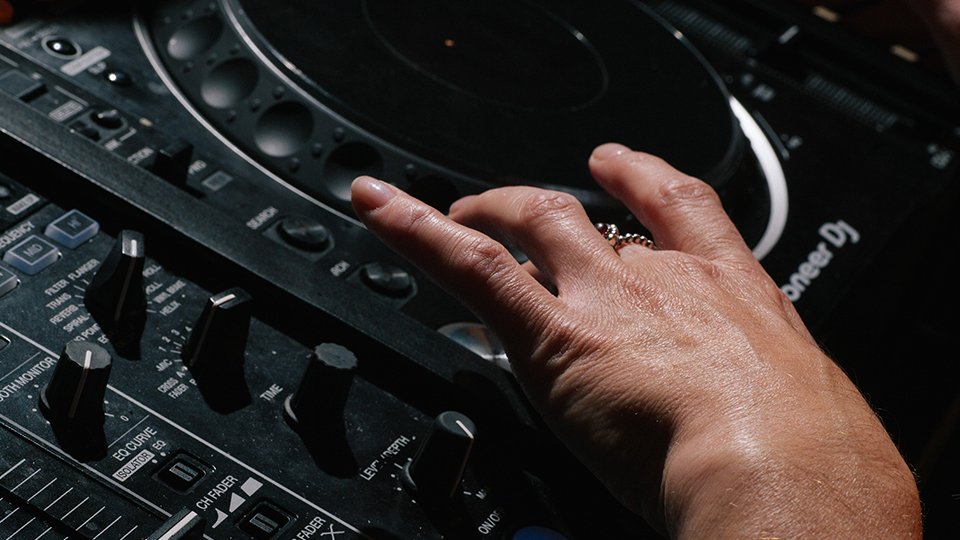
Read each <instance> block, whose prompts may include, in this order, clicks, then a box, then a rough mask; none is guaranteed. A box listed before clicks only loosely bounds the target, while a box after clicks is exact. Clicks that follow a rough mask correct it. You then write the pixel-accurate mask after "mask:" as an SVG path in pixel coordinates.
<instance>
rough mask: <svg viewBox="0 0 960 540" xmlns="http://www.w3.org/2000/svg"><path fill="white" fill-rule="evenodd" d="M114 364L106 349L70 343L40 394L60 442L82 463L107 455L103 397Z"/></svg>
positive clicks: (46, 415)
mask: <svg viewBox="0 0 960 540" xmlns="http://www.w3.org/2000/svg"><path fill="white" fill-rule="evenodd" d="M111 365H112V361H111V359H110V353H108V352H107V350H106V349H104V348H103V347H101V346H99V345H95V344H93V343H87V342H83V341H71V342H70V343H68V344H67V345H66V346H65V347H64V348H63V352H62V353H61V354H60V359H59V360H58V361H57V365H56V367H55V368H54V370H53V376H52V377H51V379H50V382H49V383H47V385H46V386H44V388H43V390H41V392H40V411H41V412H42V413H43V415H44V416H45V417H46V418H47V420H49V421H50V424H51V426H52V427H53V430H54V435H56V437H57V441H58V442H59V443H60V445H61V447H63V449H64V450H66V451H67V452H68V453H69V454H71V455H72V456H74V457H75V458H76V459H78V460H80V461H87V460H91V459H99V458H100V457H103V456H104V455H106V451H107V443H106V440H105V436H104V433H103V422H104V414H103V397H104V393H105V392H106V389H107V381H108V379H109V377H110V367H111Z"/></svg>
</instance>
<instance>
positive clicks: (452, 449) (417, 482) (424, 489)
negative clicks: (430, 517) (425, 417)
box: [402, 411, 476, 500]
mask: <svg viewBox="0 0 960 540" xmlns="http://www.w3.org/2000/svg"><path fill="white" fill-rule="evenodd" d="M475 434H476V426H474V424H473V422H472V421H471V420H470V419H469V418H467V417H466V416H464V415H462V414H460V413H458V412H453V411H447V412H445V413H441V414H440V415H439V416H437V417H436V419H434V421H433V425H431V426H430V431H428V432H427V436H426V438H424V441H423V443H422V444H421V445H420V448H419V449H418V450H417V453H416V455H415V456H414V457H413V461H411V462H410V463H408V464H407V465H406V466H405V467H404V469H403V474H402V479H403V481H404V484H405V485H406V486H407V489H409V490H411V491H412V492H413V494H414V497H421V498H425V499H433V500H445V499H452V498H453V497H454V496H455V495H456V494H457V489H458V487H459V486H460V479H461V478H462V477H463V471H464V469H465V468H466V466H467V459H468V458H469V457H470V451H471V449H472V448H473V442H474V435H475Z"/></svg>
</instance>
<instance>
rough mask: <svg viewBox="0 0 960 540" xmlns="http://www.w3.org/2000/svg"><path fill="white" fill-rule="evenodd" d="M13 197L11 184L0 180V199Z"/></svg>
mask: <svg viewBox="0 0 960 540" xmlns="http://www.w3.org/2000/svg"><path fill="white" fill-rule="evenodd" d="M11 197H13V188H12V187H10V185H9V184H5V183H3V182H0V201H6V200H8V199H10V198H11Z"/></svg>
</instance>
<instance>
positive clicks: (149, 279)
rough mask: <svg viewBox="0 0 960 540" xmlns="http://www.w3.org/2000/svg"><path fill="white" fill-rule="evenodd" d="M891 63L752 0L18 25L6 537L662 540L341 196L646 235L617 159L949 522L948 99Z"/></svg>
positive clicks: (449, 304) (313, 4) (904, 63)
mask: <svg viewBox="0 0 960 540" xmlns="http://www.w3.org/2000/svg"><path fill="white" fill-rule="evenodd" d="M821 15H823V12H821ZM898 52H899V55H896V54H892V53H890V52H889V51H887V50H885V49H882V48H879V47H878V46H876V45H875V44H872V43H866V42H864V41H861V40H859V39H858V38H856V37H854V36H851V35H849V34H847V33H846V32H844V31H843V30H841V29H840V28H838V27H837V26H836V25H834V24H832V23H831V22H829V21H828V20H825V19H824V18H823V17H822V16H817V15H815V14H813V13H811V12H809V11H807V10H803V9H800V8H798V7H796V6H794V5H792V4H787V3H781V2H775V1H772V0H736V1H728V2H719V1H711V0H649V1H642V2H640V1H632V0H616V1H613V0H604V1H602V2H576V1H572V0H571V1H567V0H536V1H534V0H530V1H524V2H511V1H507V0H503V1H479V0H463V1H460V2H433V1H429V0H416V1H411V2H388V1H385V0H338V1H330V2H325V1H306V0H270V1H266V0H202V1H189V0H157V1H152V2H134V3H130V2H122V1H113V2H111V1H99V2H95V1H69V0H68V1H66V2H57V3H42V4H37V5H36V6H34V7H33V9H32V11H28V12H27V13H26V15H25V16H23V17H21V18H19V19H18V20H17V21H15V22H14V23H12V24H10V25H7V26H0V256H2V262H0V537H2V538H3V539H6V540H14V539H16V540H34V539H38V538H44V539H54V538H72V539H86V540H142V539H150V540H159V539H163V540H168V539H175V538H183V537H190V538H201V537H202V538H206V539H208V540H225V539H231V538H236V539H252V540H308V539H311V540H351V539H354V538H367V539H373V540H390V539H403V540H413V539H435V538H456V539H462V538H467V539H486V538H490V539H504V540H558V539H559V540H564V539H566V540H583V539H596V538H624V539H633V538H636V539H641V538H642V539H646V538H657V537H658V535H657V533H655V532H654V531H652V530H651V529H649V528H648V527H647V526H646V525H645V524H644V523H643V521H642V519H641V518H640V517H638V516H636V515H633V514H631V513H630V512H628V511H627V510H625V509H624V508H622V507H621V506H620V505H619V503H617V502H616V501H615V500H614V499H613V498H612V496H610V495H609V494H608V493H607V492H606V491H605V489H604V488H603V486H601V485H600V484H599V483H598V482H597V481H596V480H595V479H594V478H593V477H592V476H591V475H590V474H589V473H588V472H587V471H586V469H585V468H584V467H583V466H582V465H581V464H579V463H578V462H577V460H576V459H575V458H574V457H572V455H571V454H570V453H569V452H568V451H567V450H566V449H565V448H564V447H563V446H562V445H560V444H559V443H558V442H557V441H556V440H555V438H554V436H553V435H552V434H551V433H550V431H549V429H548V428H546V427H545V426H544V425H543V423H542V422H541V420H540V419H539V417H538V416H537V414H536V413H535V411H533V410H532V408H531V407H530V405H529V404H528V403H527V401H526V399H525V398H524V396H523V393H522V391H521V390H520V388H519V386H518V385H517V383H516V381H515V380H514V379H513V377H512V375H511V373H510V370H509V363H508V361H507V357H506V355H505V353H504V352H503V350H502V348H501V347H500V346H499V344H498V342H497V340H496V338H495V336H493V335H492V334H491V333H490V332H489V331H488V330H487V329H486V328H485V327H484V326H483V325H482V324H481V323H480V322H479V321H478V320H477V318H476V317H475V316H473V315H472V314H471V313H470V312H469V311H468V310H467V309H466V308H464V307H463V306H462V305H460V304H459V303H458V302H457V301H456V300H454V299H453V298H452V297H450V296H449V295H447V294H446V293H445V292H443V291H442V290H440V289H439V288H438V287H437V286H436V285H435V284H433V283H432V282H431V281H430V280H429V279H427V278H426V277H425V276H424V275H423V274H422V273H420V271H419V270H417V269H416V268H415V267H413V266H411V265H410V264H409V263H407V262H406V261H404V260H403V259H402V258H400V257H398V256H397V255H395V254H393V253H392V252H390V251H389V250H388V249H387V248H386V247H385V246H383V245H382V244H381V243H380V242H379V241H378V240H377V239H376V238H375V237H374V236H373V235H372V234H371V233H370V232H369V231H367V230H366V228H365V227H364V226H363V225H362V224H361V223H360V221H359V220H358V219H357V218H356V216H355V215H354V213H353V211H352V209H351V206H350V201H349V185H350V182H351V181H352V180H353V178H355V177H356V176H359V175H362V174H368V175H373V176H376V177H379V178H382V179H384V180H386V181H388V182H391V183H392V184H394V185H397V186H398V187H400V188H402V189H404V190H407V191H408V192H410V193H412V194H414V195H416V196H418V197H420V198H422V199H423V200H425V201H427V202H428V203H429V204H432V205H434V206H436V207H437V208H440V209H446V207H447V206H448V205H449V204H450V203H451V202H453V201H454V200H456V199H458V198H459V197H462V196H465V195H469V194H474V193H479V192H481V191H484V190H486V189H489V188H492V187H497V186H504V185H517V184H529V185H535V186H540V187H546V188H551V189H558V190H562V191H566V192H569V193H572V194H574V195H575V196H577V198H578V199H579V200H580V201H581V202H582V203H583V205H584V207H585V208H586V209H587V211H588V213H589V214H590V215H591V217H593V218H595V220H596V221H609V222H615V223H618V224H620V226H621V227H622V228H623V229H625V230H628V231H629V232H634V231H636V232H643V229H642V226H641V224H639V223H638V222H637V220H636V218H634V217H633V216H632V215H630V213H629V212H628V211H627V210H626V209H625V208H624V207H623V206H622V205H621V204H620V203H619V202H617V201H616V200H614V199H613V198H611V197H610V196H609V195H606V194H605V193H603V192H602V190H600V188H599V187H598V186H597V185H596V184H595V183H594V182H593V180H592V179H591V178H590V175H589V171H588V170H587V167H586V163H587V157H588V156H589V154H590V151H591V149H592V148H593V147H595V146H597V145H598V144H601V143H604V142H608V141H618V142H621V143H624V144H627V145H629V146H631V147H633V148H636V149H639V150H644V151H648V152H651V153H655V154H658V155H661V156H663V157H664V158H666V159H667V160H668V161H670V162H671V163H673V164H674V165H675V166H677V167H678V168H680V169H681V170H683V171H684V172H687V173H689V174H693V175H696V176H698V177H701V178H703V179H704V180H705V181H707V182H709V183H710V184H711V185H712V186H713V187H714V188H715V189H716V190H717V191H718V193H719V194H720V196H721V199H722V200H723V202H724V205H725V208H726V210H727V212H728V213H729V214H730V216H731V218H732V219H733V220H734V222H735V223H736V225H737V226H738V228H739V229H740V231H741V233H742V234H743V235H744V238H745V239H746V240H747V242H748V243H749V245H750V246H751V248H752V249H753V252H754V254H755V255H756V257H757V258H758V259H759V260H760V262H761V263H762V264H763V266H764V267H765V268H766V270H767V271H768V272H769V273H770V274H771V276H772V277H773V278H774V280H776V282H777V283H778V284H779V285H780V286H781V289H782V290H783V291H784V293H786V295H787V296H788V297H789V298H790V299H791V300H792V301H793V302H794V304H795V305H796V307H797V310H798V311H799V312H800V314H801V315H802V316H803V318H804V320H805V321H806V322H807V324H808V326H809V327H810V328H811V329H812V331H813V332H814V335H815V336H816V337H817V338H818V339H819V340H820V341H821V342H822V343H823V344H824V348H825V349H826V350H827V351H828V352H830V353H831V354H832V355H833V356H834V357H836V359H837V361H838V362H839V363H840V365H841V366H842V367H844V369H846V370H847V372H848V373H850V375H851V377H852V378H853V379H854V380H855V382H857V383H858V384H859V385H860V387H861V388H862V389H863V391H864V393H865V394H866V395H867V397H868V399H869V400H870V401H871V403H872V404H873V405H874V406H875V407H876V409H877V411H878V414H879V415H880V417H881V419H882V420H883V421H884V422H885V424H886V425H887V427H888V429H889V430H890V432H891V435H892V436H893V437H894V440H895V441H896V442H897V443H898V444H899V445H900V447H901V449H902V451H903V452H904V454H905V457H906V458H907V460H908V462H909V463H910V464H911V465H912V466H913V467H914V468H915V469H916V471H917V474H918V480H919V484H920V487H921V492H922V495H923V499H924V501H925V505H926V506H925V508H926V514H927V523H928V537H931V538H935V537H937V536H935V535H937V534H944V535H946V534H950V533H949V532H948V531H955V530H956V528H957V526H960V522H958V518H957V517H956V516H958V515H960V510H958V505H960V502H958V501H957V499H956V496H955V494H956V493H958V492H960V471H958V469H957V466H956V464H955V461H956V460H955V459H954V457H955V456H956V455H957V452H958V451H960V436H958V434H957V432H956V429H955V428H956V423H957V419H958V417H960V399H958V396H960V392H958V389H957V385H956V379H955V378H954V377H952V376H951V375H950V373H952V372H953V370H954V369H953V364H955V363H956V347H955V345H954V343H953V338H951V335H952V333H954V332H955V329H956V327H957V323H958V322H960V321H958V315H957V310H956V309H955V308H954V307H953V306H955V305H956V301H957V300H960V299H958V298H957V296H958V295H957V289H958V288H957V287H956V286H955V285H954V284H953V281H955V279H956V275H955V271H952V270H951V266H950V264H949V261H950V260H951V259H953V258H955V253H956V248H957V247H958V241H957V238H958V235H956V232H957V224H956V219H955V215H956V211H955V209H956V204H957V202H958V191H957V181H956V172H957V159H956V158H957V152H958V151H960V99H958V97H960V94H958V91H957V90H956V88H955V87H954V86H953V85H952V84H951V83H950V82H948V81H947V80H945V79H944V78H942V77H940V76H938V75H936V74H933V73H931V72H928V71H926V70H925V69H923V68H920V67H919V66H917V65H915V64H913V63H911V62H909V61H908V58H905V56H906V57H909V54H907V53H905V52H904V51H903V50H902V49H898ZM517 257H518V258H522V257H523V255H522V254H520V253H517Z"/></svg>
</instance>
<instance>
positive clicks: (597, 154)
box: [592, 143, 630, 161]
mask: <svg viewBox="0 0 960 540" xmlns="http://www.w3.org/2000/svg"><path fill="white" fill-rule="evenodd" d="M629 151H630V149H629V148H627V147H626V146H624V145H622V144H617V143H607V144H603V145H600V146H598V147H597V148H596V149H595V150H594V151H593V156H592V157H593V159H596V160H601V161H602V160H604V159H610V158H613V157H616V156H619V155H620V154H624V153H626V152H629Z"/></svg>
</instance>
